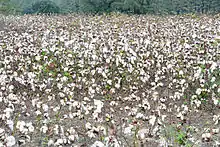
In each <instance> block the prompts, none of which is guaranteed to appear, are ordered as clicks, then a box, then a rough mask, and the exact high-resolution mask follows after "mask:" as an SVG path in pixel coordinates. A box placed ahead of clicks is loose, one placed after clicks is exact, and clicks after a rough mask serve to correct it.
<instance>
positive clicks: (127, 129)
mask: <svg viewBox="0 0 220 147" xmlns="http://www.w3.org/2000/svg"><path fill="white" fill-rule="evenodd" d="M132 128H133V126H132V125H129V127H126V128H125V129H124V134H126V135H132Z"/></svg>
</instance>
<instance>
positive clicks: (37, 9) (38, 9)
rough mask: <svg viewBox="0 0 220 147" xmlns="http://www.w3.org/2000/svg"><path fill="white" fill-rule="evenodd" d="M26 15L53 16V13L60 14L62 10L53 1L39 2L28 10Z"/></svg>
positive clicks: (25, 10) (44, 0)
mask: <svg viewBox="0 0 220 147" xmlns="http://www.w3.org/2000/svg"><path fill="white" fill-rule="evenodd" d="M23 13H24V14H33V13H36V14H42V13H46V14H52V13H60V8H59V7H58V6H57V5H56V4H55V3H54V2H52V1H46V0H43V1H39V2H36V3H34V4H33V5H32V6H31V8H26V9H24V11H23Z"/></svg>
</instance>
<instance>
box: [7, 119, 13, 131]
mask: <svg viewBox="0 0 220 147" xmlns="http://www.w3.org/2000/svg"><path fill="white" fill-rule="evenodd" d="M7 125H8V127H9V128H10V129H11V131H13V130H14V122H13V121H12V120H7Z"/></svg>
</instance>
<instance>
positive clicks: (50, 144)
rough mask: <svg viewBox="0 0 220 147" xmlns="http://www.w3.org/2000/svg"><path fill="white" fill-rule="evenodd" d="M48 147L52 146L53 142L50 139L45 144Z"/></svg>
mask: <svg viewBox="0 0 220 147" xmlns="http://www.w3.org/2000/svg"><path fill="white" fill-rule="evenodd" d="M47 145H48V147H51V146H53V145H54V141H53V140H52V139H50V140H49V141H48V143H47Z"/></svg>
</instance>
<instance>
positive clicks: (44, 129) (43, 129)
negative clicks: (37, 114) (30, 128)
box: [40, 126, 48, 133]
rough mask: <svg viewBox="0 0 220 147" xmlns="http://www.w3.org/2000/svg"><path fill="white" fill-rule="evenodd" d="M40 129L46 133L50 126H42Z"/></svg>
mask: <svg viewBox="0 0 220 147" xmlns="http://www.w3.org/2000/svg"><path fill="white" fill-rule="evenodd" d="M40 130H41V132H43V133H46V132H47V130H48V127H47V126H42V127H41V129H40Z"/></svg>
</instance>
